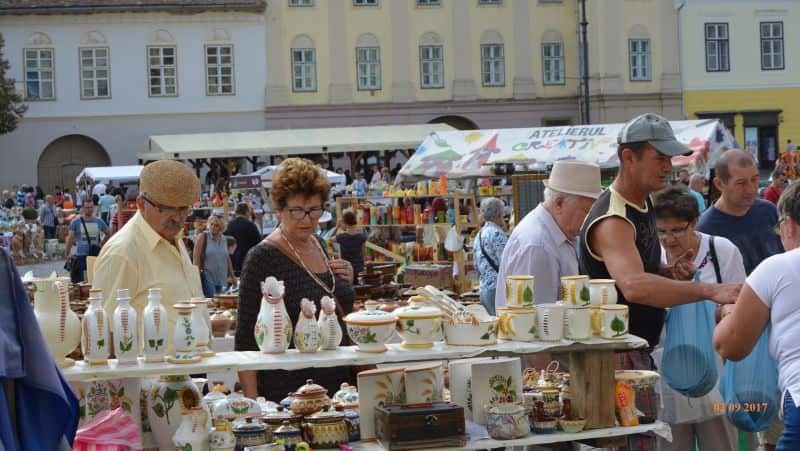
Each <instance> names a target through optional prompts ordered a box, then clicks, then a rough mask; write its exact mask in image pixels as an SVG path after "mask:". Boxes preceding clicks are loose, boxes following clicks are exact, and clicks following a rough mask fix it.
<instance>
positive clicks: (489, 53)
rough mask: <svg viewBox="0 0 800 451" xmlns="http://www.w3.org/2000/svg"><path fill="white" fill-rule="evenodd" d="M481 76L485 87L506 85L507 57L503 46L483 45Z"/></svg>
mask: <svg viewBox="0 0 800 451" xmlns="http://www.w3.org/2000/svg"><path fill="white" fill-rule="evenodd" d="M481 75H482V77H481V80H482V84H483V86H503V85H505V84H506V57H505V51H504V49H503V44H481Z"/></svg>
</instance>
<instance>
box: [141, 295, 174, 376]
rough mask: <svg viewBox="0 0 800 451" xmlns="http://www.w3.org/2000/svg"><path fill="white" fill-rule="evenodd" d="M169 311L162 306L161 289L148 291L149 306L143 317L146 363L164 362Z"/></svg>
mask: <svg viewBox="0 0 800 451" xmlns="http://www.w3.org/2000/svg"><path fill="white" fill-rule="evenodd" d="M167 332H168V327H167V309H166V308H165V307H164V306H163V305H161V289H160V288H150V289H149V290H147V306H146V307H145V308H144V314H143V316H142V333H143V337H142V343H143V344H144V361H145V362H163V361H164V356H165V354H166V351H167V340H168V339H167V336H168V335H167Z"/></svg>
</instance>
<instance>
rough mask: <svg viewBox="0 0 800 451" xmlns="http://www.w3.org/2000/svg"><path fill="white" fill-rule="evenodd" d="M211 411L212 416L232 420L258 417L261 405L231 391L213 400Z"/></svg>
mask: <svg viewBox="0 0 800 451" xmlns="http://www.w3.org/2000/svg"><path fill="white" fill-rule="evenodd" d="M211 412H212V414H213V416H214V418H224V419H226V420H229V421H234V420H238V419H240V418H244V417H260V416H261V407H260V406H259V405H258V403H257V402H256V401H254V400H252V399H250V398H245V396H244V395H243V394H241V393H231V394H230V395H228V396H227V397H226V398H225V399H222V400H219V401H217V402H215V403H214V405H213V409H212V411H211Z"/></svg>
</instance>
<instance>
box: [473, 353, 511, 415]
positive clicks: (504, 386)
mask: <svg viewBox="0 0 800 451" xmlns="http://www.w3.org/2000/svg"><path fill="white" fill-rule="evenodd" d="M471 373H472V380H471V383H470V390H471V392H472V421H473V422H475V423H478V424H483V425H485V424H486V421H487V418H486V414H487V413H488V411H489V409H490V408H492V407H494V406H496V405H498V404H507V403H518V402H521V401H522V364H521V362H520V359H519V357H501V358H497V359H491V360H489V361H479V362H475V363H473V364H472V366H471Z"/></svg>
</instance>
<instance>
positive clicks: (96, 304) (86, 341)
mask: <svg viewBox="0 0 800 451" xmlns="http://www.w3.org/2000/svg"><path fill="white" fill-rule="evenodd" d="M37 293H38V292H37ZM109 322H110V321H109V316H108V315H107V314H106V310H105V308H103V291H102V290H98V289H93V290H92V291H91V293H89V307H88V308H87V309H86V312H84V314H83V320H82V324H81V350H82V351H83V360H84V361H86V362H87V363H88V364H89V365H107V364H108V357H109V355H110V353H111V351H110V348H111V342H110V334H109ZM42 333H44V332H42Z"/></svg>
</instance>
